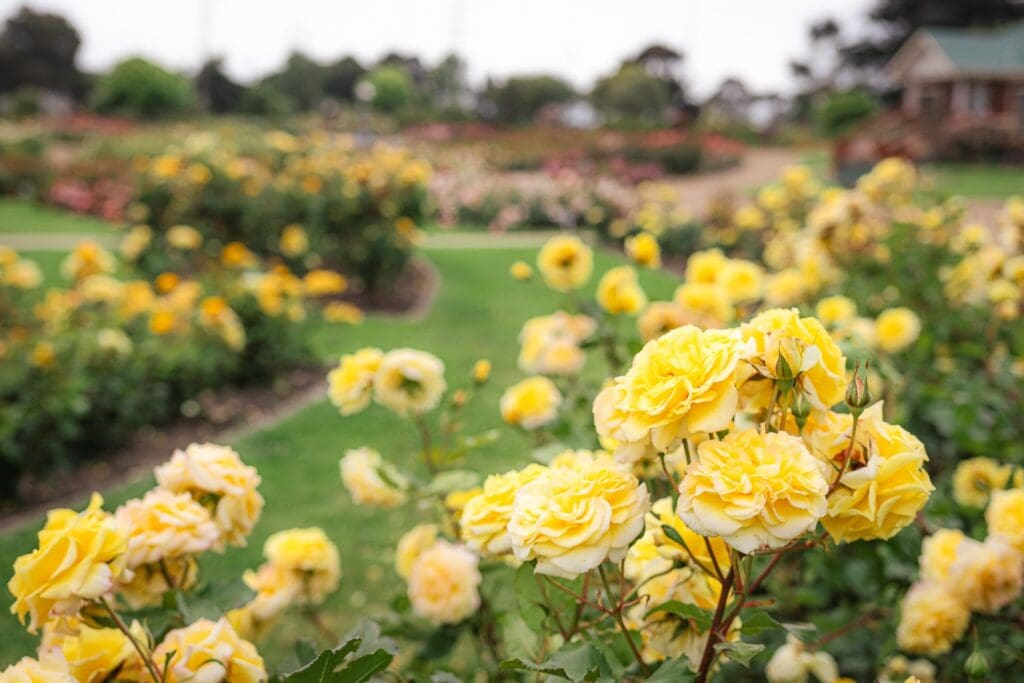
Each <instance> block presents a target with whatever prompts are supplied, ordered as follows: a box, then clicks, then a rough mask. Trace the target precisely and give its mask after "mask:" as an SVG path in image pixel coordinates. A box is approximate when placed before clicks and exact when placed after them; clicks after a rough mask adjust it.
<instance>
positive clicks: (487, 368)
mask: <svg viewBox="0 0 1024 683" xmlns="http://www.w3.org/2000/svg"><path fill="white" fill-rule="evenodd" d="M472 375H473V381H474V382H476V383H477V384H483V383H484V382H486V381H487V380H488V379H489V378H490V376H491V361H489V360H487V359H486V358H481V359H480V360H478V361H477V362H475V363H473V372H472Z"/></svg>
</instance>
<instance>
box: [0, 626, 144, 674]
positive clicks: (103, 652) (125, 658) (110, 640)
mask: <svg viewBox="0 0 1024 683" xmlns="http://www.w3.org/2000/svg"><path fill="white" fill-rule="evenodd" d="M128 630H129V631H131V633H132V636H133V637H135V638H136V639H138V640H139V642H143V643H144V642H146V631H145V629H144V628H143V627H142V625H141V624H140V623H139V622H137V621H133V622H132V624H131V627H130V628H129V629H128ZM43 648H45V649H52V650H53V651H57V652H60V653H61V655H63V657H64V660H65V661H66V662H67V666H68V669H69V670H70V672H71V675H72V676H74V677H75V680H78V681H80V682H81V683H97V682H99V681H105V680H110V679H111V675H112V674H115V673H116V676H115V678H116V679H117V680H122V681H130V680H146V678H148V674H147V673H144V668H143V667H144V666H145V665H144V664H143V663H142V659H141V658H140V657H139V655H138V653H137V652H136V651H135V647H134V646H133V645H132V643H131V641H130V640H128V637H127V636H126V635H125V634H124V633H122V632H121V631H120V630H119V629H116V628H91V627H89V626H87V625H85V624H78V625H77V626H76V627H75V628H74V629H70V632H69V633H60V632H59V629H51V630H50V631H49V633H46V634H44V637H43ZM0 680H4V681H6V680H7V679H6V678H5V677H4V676H2V675H0Z"/></svg>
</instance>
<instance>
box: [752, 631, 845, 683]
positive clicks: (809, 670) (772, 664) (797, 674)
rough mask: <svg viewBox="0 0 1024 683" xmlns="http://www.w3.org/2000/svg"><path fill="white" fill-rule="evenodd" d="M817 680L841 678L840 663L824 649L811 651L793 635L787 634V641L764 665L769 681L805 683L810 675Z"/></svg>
mask: <svg viewBox="0 0 1024 683" xmlns="http://www.w3.org/2000/svg"><path fill="white" fill-rule="evenodd" d="M812 674H813V676H814V680H816V681H831V682H832V683H837V682H838V680H839V665H838V664H836V660H835V659H834V658H833V657H832V655H830V654H829V653H827V652H825V651H824V650H817V651H814V652H810V651H808V650H806V649H805V648H804V644H803V643H802V642H800V641H799V640H798V639H797V638H796V637H794V636H793V635H788V636H786V642H785V644H784V645H782V646H781V647H779V649H777V650H776V651H775V654H773V655H772V658H771V659H770V660H768V664H767V665H765V667H764V675H765V678H766V679H767V680H768V683H805V681H807V680H808V676H809V675H812Z"/></svg>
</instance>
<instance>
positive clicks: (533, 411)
mask: <svg viewBox="0 0 1024 683" xmlns="http://www.w3.org/2000/svg"><path fill="white" fill-rule="evenodd" d="M561 404H562V394H561V393H560V392H559V391H558V387H556V386H555V383H554V382H552V381H551V380H550V379H548V378H547V377H527V378H526V379H524V380H523V381H521V382H519V383H517V384H513V385H512V386H510V387H509V388H508V389H506V390H505V393H504V394H502V396H501V404H500V407H501V418H502V419H503V420H505V422H507V423H509V424H510V425H516V426H519V427H522V428H523V429H537V428H538V427H543V426H544V425H547V424H550V423H552V422H554V421H555V420H556V419H557V418H558V407H559V406H560V405H561Z"/></svg>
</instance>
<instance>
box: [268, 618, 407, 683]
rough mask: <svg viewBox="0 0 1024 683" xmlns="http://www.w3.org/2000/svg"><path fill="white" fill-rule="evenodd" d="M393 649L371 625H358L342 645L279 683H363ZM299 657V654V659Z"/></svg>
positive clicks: (385, 663)
mask: <svg viewBox="0 0 1024 683" xmlns="http://www.w3.org/2000/svg"><path fill="white" fill-rule="evenodd" d="M396 652H397V646H396V645H395V643H394V641H392V640H391V639H390V638H384V637H382V636H381V635H380V626H379V625H377V624H376V623H374V622H371V621H367V622H363V623H361V624H360V625H359V626H357V627H356V628H355V629H353V630H352V631H351V632H350V633H349V635H348V636H346V640H345V642H344V643H343V644H342V645H339V646H338V647H336V648H333V649H328V650H324V651H323V652H321V653H320V654H319V655H317V656H316V658H315V659H313V661H311V662H309V663H308V664H306V665H305V666H303V667H301V668H299V669H298V670H296V671H293V672H292V673H290V674H287V675H285V676H284V677H283V678H282V679H281V681H282V683H363V682H364V681H368V680H370V678H372V677H373V675H374V674H376V673H378V672H380V671H383V670H384V669H386V668H387V667H388V665H389V664H391V660H392V659H394V656H395V653H396ZM301 658H302V655H301V654H300V659H301Z"/></svg>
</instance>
